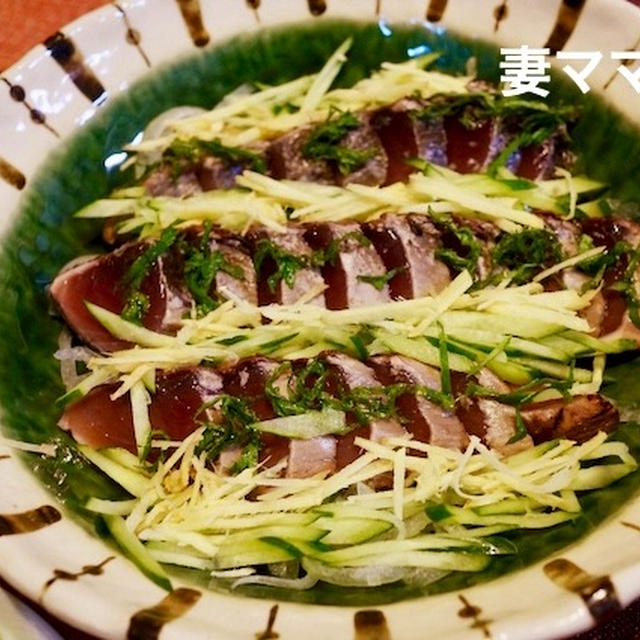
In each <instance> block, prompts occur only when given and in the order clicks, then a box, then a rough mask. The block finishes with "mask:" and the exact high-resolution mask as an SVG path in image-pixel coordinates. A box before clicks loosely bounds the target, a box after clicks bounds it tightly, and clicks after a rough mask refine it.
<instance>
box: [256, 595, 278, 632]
mask: <svg viewBox="0 0 640 640" xmlns="http://www.w3.org/2000/svg"><path fill="white" fill-rule="evenodd" d="M277 616H278V605H277V604H274V605H273V606H272V607H271V609H269V618H268V619H267V628H266V629H265V630H264V631H260V632H259V633H256V635H255V638H256V640H277V639H278V638H279V637H280V634H279V633H278V632H276V631H274V630H273V627H274V626H275V624H276V618H277Z"/></svg>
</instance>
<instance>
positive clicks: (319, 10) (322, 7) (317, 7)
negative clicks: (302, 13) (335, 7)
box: [307, 0, 327, 16]
mask: <svg viewBox="0 0 640 640" xmlns="http://www.w3.org/2000/svg"><path fill="white" fill-rule="evenodd" d="M307 6H308V7H309V11H310V13H311V15H312V16H321V15H322V14H323V13H324V12H325V11H326V10H327V3H326V2H325V0H307Z"/></svg>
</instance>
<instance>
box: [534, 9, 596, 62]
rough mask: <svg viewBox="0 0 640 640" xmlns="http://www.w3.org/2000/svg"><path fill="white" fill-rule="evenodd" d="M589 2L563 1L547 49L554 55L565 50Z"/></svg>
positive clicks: (546, 44)
mask: <svg viewBox="0 0 640 640" xmlns="http://www.w3.org/2000/svg"><path fill="white" fill-rule="evenodd" d="M586 1H587V0H562V4H561V5H560V8H559V9H558V15H557V16H556V23H555V25H554V27H553V30H552V31H551V33H550V34H549V37H548V38H547V42H546V43H545V45H544V46H545V47H548V48H549V49H550V51H551V53H552V54H554V53H556V52H557V51H560V50H561V49H563V48H564V46H565V44H567V41H568V40H569V38H570V37H571V34H572V33H573V30H574V29H575V28H576V25H577V24H578V20H579V18H580V14H581V13H582V9H583V8H584V5H585V4H586Z"/></svg>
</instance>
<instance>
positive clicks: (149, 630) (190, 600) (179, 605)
mask: <svg viewBox="0 0 640 640" xmlns="http://www.w3.org/2000/svg"><path fill="white" fill-rule="evenodd" d="M201 596H202V593H201V592H200V591H196V590H195V589H186V588H180V589H176V590H175V591H172V592H171V593H169V594H168V595H166V596H165V597H164V598H163V599H162V600H161V601H160V602H159V603H158V604H156V605H154V606H153V607H149V608H148V609H142V610H141V611H138V612H137V613H135V614H134V615H133V616H132V617H131V620H130V621H129V630H128V631H127V640H156V639H157V638H159V637H160V632H161V631H162V627H164V626H165V625H166V624H168V623H169V622H173V621H174V620H176V619H178V618H180V617H181V616H183V615H184V614H185V613H187V611H189V609H191V607H193V606H194V605H195V604H196V602H198V600H200V597H201Z"/></svg>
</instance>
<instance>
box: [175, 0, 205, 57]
mask: <svg viewBox="0 0 640 640" xmlns="http://www.w3.org/2000/svg"><path fill="white" fill-rule="evenodd" d="M176 2H177V3H178V7H179V8H180V13H181V15H182V19H183V20H184V23H185V25H186V27H187V30H188V31H189V36H190V37H191V41H192V42H193V44H194V45H195V46H196V47H204V46H206V45H208V44H209V41H210V40H211V36H209V32H208V31H207V29H206V27H205V26H204V22H203V21H202V11H201V9H200V0H176Z"/></svg>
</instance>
